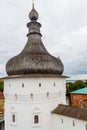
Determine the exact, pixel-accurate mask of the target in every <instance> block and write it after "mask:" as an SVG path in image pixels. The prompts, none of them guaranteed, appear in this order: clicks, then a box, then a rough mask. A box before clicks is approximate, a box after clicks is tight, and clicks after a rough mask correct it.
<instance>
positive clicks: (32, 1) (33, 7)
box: [32, 0, 34, 9]
mask: <svg viewBox="0 0 87 130" xmlns="http://www.w3.org/2000/svg"><path fill="white" fill-rule="evenodd" d="M32 8H33V9H34V0H32Z"/></svg>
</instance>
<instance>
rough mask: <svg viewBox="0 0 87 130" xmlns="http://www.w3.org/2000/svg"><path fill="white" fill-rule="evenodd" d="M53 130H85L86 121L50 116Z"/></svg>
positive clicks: (86, 127)
mask: <svg viewBox="0 0 87 130" xmlns="http://www.w3.org/2000/svg"><path fill="white" fill-rule="evenodd" d="M52 118H53V126H54V130H87V121H83V120H77V119H74V118H70V117H67V116H62V115H57V114H52Z"/></svg>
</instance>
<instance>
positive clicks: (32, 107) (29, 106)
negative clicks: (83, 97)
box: [4, 77, 66, 130]
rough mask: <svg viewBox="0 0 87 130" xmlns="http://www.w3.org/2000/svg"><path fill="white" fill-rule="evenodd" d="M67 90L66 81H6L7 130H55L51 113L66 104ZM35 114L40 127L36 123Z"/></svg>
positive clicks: (20, 79) (42, 79)
mask: <svg viewBox="0 0 87 130" xmlns="http://www.w3.org/2000/svg"><path fill="white" fill-rule="evenodd" d="M40 84H41V85H40ZM65 90H66V88H65V78H47V77H46V78H12V79H5V88H4V94H5V130H24V129H30V130H33V129H35V130H39V129H40V130H53V129H54V126H53V124H52V122H53V119H52V114H51V111H52V110H53V108H55V107H56V106H57V105H58V104H59V103H63V104H65V103H66V97H65ZM13 114H14V115H15V120H16V122H15V123H14V122H12V115H13ZM35 114H36V115H38V116H39V123H38V124H35V123H34V119H33V118H34V115H35Z"/></svg>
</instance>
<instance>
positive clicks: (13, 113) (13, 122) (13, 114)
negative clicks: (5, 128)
mask: <svg viewBox="0 0 87 130" xmlns="http://www.w3.org/2000/svg"><path fill="white" fill-rule="evenodd" d="M10 114H11V115H10V124H11V125H16V124H17V113H16V110H15V108H14V107H12V108H11V111H10Z"/></svg>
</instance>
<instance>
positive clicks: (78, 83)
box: [66, 80, 87, 94]
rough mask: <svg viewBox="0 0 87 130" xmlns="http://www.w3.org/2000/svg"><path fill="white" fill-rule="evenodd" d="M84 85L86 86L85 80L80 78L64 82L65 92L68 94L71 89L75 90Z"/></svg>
mask: <svg viewBox="0 0 87 130" xmlns="http://www.w3.org/2000/svg"><path fill="white" fill-rule="evenodd" d="M84 87H87V84H86V82H84V81H82V80H77V81H75V82H74V83H72V82H69V83H66V93H67V94H68V93H70V92H72V91H75V90H78V89H81V88H84Z"/></svg>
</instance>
